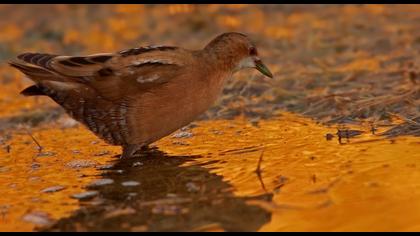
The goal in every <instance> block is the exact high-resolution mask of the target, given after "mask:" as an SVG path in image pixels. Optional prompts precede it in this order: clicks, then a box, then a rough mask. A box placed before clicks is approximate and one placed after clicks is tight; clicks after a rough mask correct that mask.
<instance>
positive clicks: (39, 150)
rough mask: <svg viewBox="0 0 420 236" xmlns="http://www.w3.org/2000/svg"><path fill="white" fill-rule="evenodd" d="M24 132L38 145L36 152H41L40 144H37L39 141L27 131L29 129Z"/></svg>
mask: <svg viewBox="0 0 420 236" xmlns="http://www.w3.org/2000/svg"><path fill="white" fill-rule="evenodd" d="M26 132H27V133H28V135H29V136H30V137H31V138H32V140H33V141H34V142H35V144H36V145H37V146H38V152H39V153H41V152H42V146H41V144H39V142H38V141H37V140H36V139H35V138H34V136H33V135H32V134H31V132H29V130H26Z"/></svg>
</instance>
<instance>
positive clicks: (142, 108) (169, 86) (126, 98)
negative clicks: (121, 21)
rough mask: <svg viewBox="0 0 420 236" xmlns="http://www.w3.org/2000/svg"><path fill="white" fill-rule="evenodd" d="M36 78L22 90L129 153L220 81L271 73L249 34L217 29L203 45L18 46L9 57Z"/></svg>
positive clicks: (180, 123)
mask: <svg viewBox="0 0 420 236" xmlns="http://www.w3.org/2000/svg"><path fill="white" fill-rule="evenodd" d="M9 65H10V66H12V67H14V68H16V69H18V70H19V71H21V72H22V73H23V74H25V75H26V76H27V77H28V78H29V79H31V80H32V81H33V82H34V83H35V84H34V85H32V86H29V87H27V88H25V89H24V90H22V91H21V92H20V93H21V94H22V95H24V96H48V97H50V98H51V99H52V100H53V101H55V102H56V103H57V104H59V105H60V106H61V107H63V108H64V110H65V111H66V113H67V114H69V115H70V116H71V117H72V118H73V119H75V120H76V121H78V122H80V123H82V124H83V125H84V126H85V127H87V128H88V129H89V130H90V131H91V132H93V133H94V134H95V135H96V136H98V137H99V138H101V139H103V140H104V141H105V142H106V143H108V144H110V145H116V146H122V154H121V156H120V157H121V158H128V157H132V156H134V154H135V153H136V152H137V151H139V150H141V149H143V148H147V146H148V145H150V144H151V143H153V142H155V141H157V140H159V139H161V138H163V137H165V136H168V135H170V134H171V133H173V132H175V131H176V130H178V129H179V128H182V127H184V126H186V125H188V124H189V123H191V122H192V121H194V120H195V119H196V118H197V117H198V116H199V115H200V114H202V113H204V112H206V111H207V110H208V109H209V108H210V107H211V106H212V105H213V104H214V103H215V102H216V100H217V99H218V97H219V95H221V93H222V90H223V87H224V84H225V81H226V80H227V79H228V78H231V77H232V76H233V74H234V73H235V72H237V71H239V70H242V69H245V68H255V69H257V70H258V71H260V72H261V73H262V74H263V75H265V76H267V77H270V78H273V74H272V73H271V72H270V70H269V69H268V68H267V66H265V65H264V63H263V62H262V60H261V58H260V57H259V54H258V51H257V48H256V46H255V44H254V43H253V41H252V40H251V39H250V38H249V37H248V36H247V35H245V34H243V33H239V32H226V33H222V34H220V35H218V36H216V37H215V38H213V39H212V40H210V42H209V43H207V44H206V45H205V46H204V48H202V49H198V50H189V49H184V48H182V47H176V46H162V45H158V46H143V47H137V48H131V49H127V50H122V51H118V52H114V53H97V54H90V55H87V56H65V55H56V54H47V53H31V52H27V53H22V54H19V55H17V56H16V58H14V59H12V60H9Z"/></svg>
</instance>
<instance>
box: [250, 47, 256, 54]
mask: <svg viewBox="0 0 420 236" xmlns="http://www.w3.org/2000/svg"><path fill="white" fill-rule="evenodd" d="M257 54H258V53H257V49H256V48H254V47H251V48H250V49H249V55H252V56H256V55H257Z"/></svg>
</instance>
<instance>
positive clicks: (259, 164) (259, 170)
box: [255, 149, 264, 174]
mask: <svg viewBox="0 0 420 236" xmlns="http://www.w3.org/2000/svg"><path fill="white" fill-rule="evenodd" d="M263 156H264V149H263V150H262V152H261V155H260V159H259V160H258V164H257V169H255V172H256V173H257V174H261V162H262V159H263Z"/></svg>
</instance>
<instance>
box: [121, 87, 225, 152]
mask: <svg viewBox="0 0 420 236" xmlns="http://www.w3.org/2000/svg"><path fill="white" fill-rule="evenodd" d="M213 89H215V88H213ZM216 89H219V90H220V88H216ZM170 91H172V90H170ZM218 95H219V92H217V91H210V90H209V89H208V88H207V87H204V88H202V89H195V90H194V91H190V90H187V91H181V92H179V93H170V92H166V91H165V92H164V91H159V93H148V94H145V95H144V96H142V99H141V101H138V103H139V108H138V109H137V111H136V113H135V114H133V119H132V120H131V121H132V122H131V123H132V124H134V125H132V131H131V133H132V134H133V135H132V139H131V140H129V143H135V144H139V143H142V144H150V143H152V142H154V141H157V140H159V139H160V138H162V137H165V136H167V135H169V134H171V133H172V132H174V131H176V130H177V129H179V128H182V127H183V126H185V125H187V124H189V123H190V122H192V121H193V120H194V119H196V118H197V117H198V116H199V115H200V114H202V113H204V112H205V111H206V110H208V108H209V107H210V106H211V105H212V104H213V103H214V102H215V100H216V99H217V97H218Z"/></svg>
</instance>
